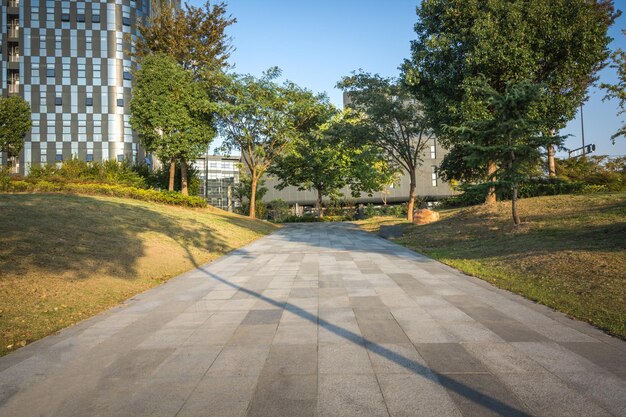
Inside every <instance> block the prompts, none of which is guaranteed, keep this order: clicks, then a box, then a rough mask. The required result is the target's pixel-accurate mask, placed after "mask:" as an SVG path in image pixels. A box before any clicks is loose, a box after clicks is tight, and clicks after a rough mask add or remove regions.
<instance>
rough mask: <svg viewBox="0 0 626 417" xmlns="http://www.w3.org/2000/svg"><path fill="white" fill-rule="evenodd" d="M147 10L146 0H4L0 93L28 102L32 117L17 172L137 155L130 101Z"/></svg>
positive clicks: (137, 149)
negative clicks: (76, 160)
mask: <svg viewBox="0 0 626 417" xmlns="http://www.w3.org/2000/svg"><path fill="white" fill-rule="evenodd" d="M150 13H151V1H150V0H72V1H67V0H2V10H1V14H2V20H1V22H0V24H1V32H2V35H1V36H2V38H1V43H2V68H1V71H0V72H1V75H0V76H1V93H2V95H3V96H5V97H6V96H8V95H12V94H19V95H20V96H22V97H23V98H24V99H25V100H26V101H27V102H29V103H30V105H31V111H32V121H33V127H32V130H31V132H30V133H29V134H28V135H27V136H26V139H25V144H24V145H25V146H24V151H23V152H22V155H21V156H20V157H19V160H18V161H16V164H14V171H15V172H19V173H22V174H27V173H28V171H29V169H30V166H32V165H39V164H50V163H59V162H62V161H63V160H67V159H69V158H73V157H76V158H79V159H82V160H86V161H103V160H107V159H117V160H122V159H127V160H131V161H136V160H137V159H138V158H140V157H141V155H140V152H141V150H140V149H139V144H138V141H137V137H136V134H134V133H133V131H132V129H131V127H130V122H129V121H130V106H129V104H130V99H131V88H132V73H133V70H134V69H135V68H136V62H135V60H134V58H133V52H134V51H133V45H134V41H135V40H136V39H137V36H138V33H137V23H138V22H139V21H140V20H141V19H142V18H144V17H146V16H149V15H150ZM0 158H6V155H0ZM0 162H3V160H0Z"/></svg>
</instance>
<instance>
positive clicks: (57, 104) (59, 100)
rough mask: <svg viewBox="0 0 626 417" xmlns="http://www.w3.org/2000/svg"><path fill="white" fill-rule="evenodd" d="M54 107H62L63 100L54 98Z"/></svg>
mask: <svg viewBox="0 0 626 417" xmlns="http://www.w3.org/2000/svg"><path fill="white" fill-rule="evenodd" d="M54 105H55V106H62V105H63V99H62V98H61V97H55V98H54Z"/></svg>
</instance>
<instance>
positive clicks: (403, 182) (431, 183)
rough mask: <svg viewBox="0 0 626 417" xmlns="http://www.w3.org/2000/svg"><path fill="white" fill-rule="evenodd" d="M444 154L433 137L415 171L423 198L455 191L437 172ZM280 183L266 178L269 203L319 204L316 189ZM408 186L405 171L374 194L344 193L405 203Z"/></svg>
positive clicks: (432, 198)
mask: <svg viewBox="0 0 626 417" xmlns="http://www.w3.org/2000/svg"><path fill="white" fill-rule="evenodd" d="M444 155H445V150H444V149H443V148H442V147H441V146H440V145H439V143H438V141H437V140H436V139H431V140H430V141H429V143H428V145H427V146H426V148H425V151H424V153H423V155H422V160H423V163H422V165H421V166H420V167H419V168H418V169H417V171H416V172H417V188H416V190H415V192H416V195H417V196H419V197H424V198H426V199H427V200H429V201H436V200H441V199H443V198H446V197H449V196H451V195H452V194H454V192H453V190H452V189H451V188H450V185H449V184H448V183H446V182H445V181H443V180H441V179H440V178H439V177H438V176H437V174H436V172H435V168H436V167H437V166H439V164H440V163H441V160H442V159H443V156H444ZM277 184H278V180H277V179H276V178H271V177H268V178H267V181H266V183H265V187H267V188H268V192H267V194H265V196H264V197H263V200H264V201H266V202H269V201H272V200H276V199H282V200H284V201H286V202H287V203H289V204H295V203H298V204H300V205H311V206H312V205H315V204H316V200H317V193H316V191H315V190H311V191H299V190H298V188H297V187H287V188H285V189H283V190H278V189H276V188H275V186H276V185H277ZM409 185H410V179H409V176H408V175H407V174H406V173H404V174H402V175H400V176H399V178H398V181H396V183H395V184H393V185H391V186H389V187H387V188H386V189H385V190H384V191H381V192H376V193H373V194H372V196H369V195H367V194H365V193H362V194H361V197H359V198H357V199H353V198H352V197H350V195H351V194H350V190H349V189H348V188H345V189H343V190H342V193H343V195H344V196H346V197H348V198H350V199H351V200H356V202H358V203H365V204H367V203H373V204H382V203H383V202H384V201H385V200H386V201H387V203H391V204H395V203H404V202H407V201H408V200H409ZM326 201H327V199H326Z"/></svg>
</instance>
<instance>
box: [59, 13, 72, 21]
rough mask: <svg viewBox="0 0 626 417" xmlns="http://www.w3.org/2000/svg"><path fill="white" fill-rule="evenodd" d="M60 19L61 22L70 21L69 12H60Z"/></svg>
mask: <svg viewBox="0 0 626 417" xmlns="http://www.w3.org/2000/svg"><path fill="white" fill-rule="evenodd" d="M61 21H62V22H69V21H70V14H69V13H62V14H61Z"/></svg>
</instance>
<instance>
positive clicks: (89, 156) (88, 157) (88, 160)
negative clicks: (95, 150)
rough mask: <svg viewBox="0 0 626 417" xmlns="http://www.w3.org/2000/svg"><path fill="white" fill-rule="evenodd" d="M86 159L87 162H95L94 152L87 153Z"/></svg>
mask: <svg viewBox="0 0 626 417" xmlns="http://www.w3.org/2000/svg"><path fill="white" fill-rule="evenodd" d="M85 160H86V161H87V162H93V154H92V153H88V154H87V158H85Z"/></svg>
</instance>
